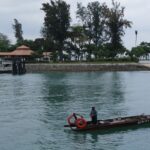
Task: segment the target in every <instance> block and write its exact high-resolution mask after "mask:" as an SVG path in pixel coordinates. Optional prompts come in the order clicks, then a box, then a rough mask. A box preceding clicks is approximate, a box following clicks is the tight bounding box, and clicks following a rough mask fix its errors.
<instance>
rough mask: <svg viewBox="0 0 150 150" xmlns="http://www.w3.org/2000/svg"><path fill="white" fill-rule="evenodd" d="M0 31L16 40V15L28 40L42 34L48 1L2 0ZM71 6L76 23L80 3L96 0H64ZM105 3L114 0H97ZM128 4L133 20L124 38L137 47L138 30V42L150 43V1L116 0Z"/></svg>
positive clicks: (128, 46) (127, 13) (129, 14)
mask: <svg viewBox="0 0 150 150" xmlns="http://www.w3.org/2000/svg"><path fill="white" fill-rule="evenodd" d="M0 1H1V2H0V32H1V33H4V34H6V35H7V36H8V37H9V39H10V40H12V41H15V38H14V33H13V29H12V24H13V23H14V21H13V19H14V18H16V19H18V21H19V22H20V23H21V24H22V28H23V36H24V38H26V39H34V38H37V37H40V30H41V27H42V24H43V18H44V13H43V11H42V10H40V8H41V7H42V3H44V2H48V1H49V0H0ZM65 1H66V2H67V3H68V4H70V5H71V17H72V21H73V22H76V19H75V11H76V4H77V2H82V4H83V5H86V4H87V3H88V2H93V1H95V0H65ZM98 1H99V2H106V3H107V4H108V5H109V6H110V5H111V0H98ZM116 1H118V2H120V3H121V6H124V7H125V18H126V19H128V20H130V21H132V22H133V25H132V28H131V29H127V30H126V35H125V37H124V38H123V40H124V45H125V46H126V47H127V48H131V47H133V46H135V30H138V40H137V44H139V43H140V42H142V41H147V42H150V40H149V35H150V29H149V28H150V21H149V20H150V15H149V10H150V1H149V0H116Z"/></svg>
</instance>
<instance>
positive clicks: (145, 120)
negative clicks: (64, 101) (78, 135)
mask: <svg viewBox="0 0 150 150" xmlns="http://www.w3.org/2000/svg"><path fill="white" fill-rule="evenodd" d="M67 121H68V125H64V127H70V128H71V129H72V130H74V131H87V130H104V129H109V128H116V127H125V126H133V125H138V126H140V125H142V124H150V115H144V114H142V115H137V116H129V117H119V118H114V119H107V120H98V121H97V123H96V124H93V123H92V122H91V121H86V120H85V119H84V117H83V116H81V115H79V114H75V113H73V114H72V115H70V116H69V117H68V118H67Z"/></svg>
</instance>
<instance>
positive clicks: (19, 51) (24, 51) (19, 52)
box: [11, 45, 34, 56]
mask: <svg viewBox="0 0 150 150" xmlns="http://www.w3.org/2000/svg"><path fill="white" fill-rule="evenodd" d="M33 53H34V51H33V50H31V49H30V48H29V47H27V46H25V45H22V46H19V47H17V48H16V50H14V51H12V52H11V56H30V55H32V54H33Z"/></svg>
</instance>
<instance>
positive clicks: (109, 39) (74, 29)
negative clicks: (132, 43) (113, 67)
mask: <svg viewBox="0 0 150 150" xmlns="http://www.w3.org/2000/svg"><path fill="white" fill-rule="evenodd" d="M41 9H42V10H43V11H44V13H45V16H44V23H43V27H42V28H41V31H40V32H41V38H36V39H35V40H28V39H24V38H23V31H22V24H21V23H20V22H19V21H18V20H17V19H14V24H12V28H13V30H14V35H15V37H16V44H14V45H12V44H11V42H10V40H9V39H8V37H7V36H6V35H4V34H2V33H0V50H1V51H11V50H14V49H15V48H16V47H17V46H19V45H22V44H24V45H27V46H29V47H30V48H31V49H32V50H34V51H36V52H37V53H36V54H37V55H36V56H35V57H40V55H41V54H42V52H44V51H47V52H48V51H50V52H52V60H53V61H61V62H62V61H71V58H72V56H74V58H75V60H76V61H82V60H86V61H100V60H114V59H118V57H119V58H121V57H123V59H124V58H127V60H134V59H135V58H136V57H140V56H143V55H145V54H147V53H148V52H149V49H147V46H149V44H148V43H144V44H141V45H140V46H138V47H135V48H133V49H132V51H129V50H127V49H126V47H125V46H124V45H123V41H122V37H123V36H124V35H125V29H126V28H130V27H131V25H132V22H131V21H128V20H127V19H125V16H124V11H125V8H124V7H122V6H121V5H120V3H119V2H115V1H114V0H112V5H111V7H108V5H107V4H106V3H100V2H98V1H95V2H90V3H88V5H87V6H83V5H82V3H77V10H76V17H77V22H78V24H73V25H72V24H71V16H70V5H69V4H67V3H66V2H65V1H63V0H50V1H49V2H47V3H43V4H42V6H41ZM136 35H137V31H136ZM143 46H144V49H146V50H143ZM145 46H146V48H145ZM139 51H140V52H139Z"/></svg>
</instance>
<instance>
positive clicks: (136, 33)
mask: <svg viewBox="0 0 150 150" xmlns="http://www.w3.org/2000/svg"><path fill="white" fill-rule="evenodd" d="M137 35H138V31H137V30H135V46H136V44H137Z"/></svg>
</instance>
